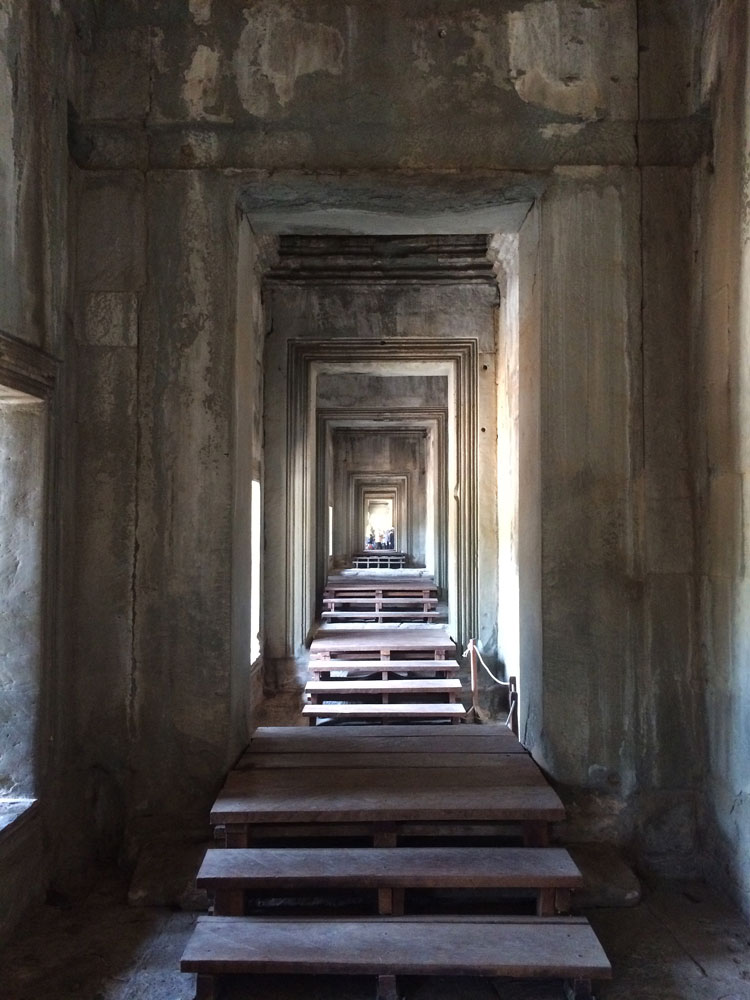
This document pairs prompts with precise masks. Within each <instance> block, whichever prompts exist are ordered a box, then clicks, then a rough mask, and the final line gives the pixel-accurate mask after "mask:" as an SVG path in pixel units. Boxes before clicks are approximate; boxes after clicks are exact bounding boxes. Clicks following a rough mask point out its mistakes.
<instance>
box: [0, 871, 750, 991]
mask: <svg viewBox="0 0 750 1000" xmlns="http://www.w3.org/2000/svg"><path fill="white" fill-rule="evenodd" d="M126 893H127V885H126V883H125V881H124V880H123V879H122V878H121V876H119V875H118V874H117V873H115V872H112V871H108V870H107V871H104V870H103V871H101V872H98V873H97V881H96V886H95V888H94V889H92V890H90V891H89V892H87V893H85V894H82V895H81V896H80V897H78V898H66V897H61V896H56V895H54V894H53V895H51V897H50V899H49V901H48V902H47V903H46V904H45V905H42V906H40V907H38V908H37V909H36V910H35V911H34V912H33V913H31V914H29V916H28V918H27V919H26V920H25V921H24V923H23V925H22V926H21V928H20V929H19V931H18V933H17V934H16V936H15V938H14V940H13V941H12V942H11V943H10V945H9V946H8V948H7V949H6V950H5V952H4V953H2V954H1V955H0V966H1V967H2V978H1V979H0V997H2V1000H74V998H75V1000H191V998H192V997H193V978H192V977H191V976H188V975H183V974H181V973H180V972H179V960H180V955H181V953H182V949H183V946H184V943H185V941H186V939H187V937H188V935H189V933H190V929H191V927H192V925H193V922H194V920H195V915H194V914H192V913H184V912H180V911H170V910H167V909H157V908H145V907H129V906H128V905H127V903H126ZM589 916H590V918H591V920H592V923H593V924H594V926H595V928H596V930H597V932H598V934H599V936H600V938H601V941H602V943H603V944H604V947H605V949H606V951H607V953H608V955H609V957H610V959H611V961H612V964H613V966H614V972H615V977H614V980H613V982H612V983H608V984H604V985H602V986H601V988H600V989H599V991H598V995H599V996H600V997H601V998H602V1000H624V998H626V997H627V998H628V1000H633V998H659V1000H750V927H749V926H748V925H747V924H746V923H744V922H743V921H742V920H741V918H740V917H739V916H738V915H737V914H736V913H735V912H733V911H732V910H730V909H728V908H727V907H726V906H725V905H724V904H723V902H722V901H721V899H720V898H718V897H717V896H716V894H714V893H713V892H712V891H711V890H710V889H709V888H707V887H706V886H704V885H700V884H695V883H690V884H685V885H682V884H660V885H658V886H656V887H652V888H650V889H647V890H646V892H645V894H644V900H643V902H642V903H641V904H640V905H639V906H637V907H634V908H630V909H627V908H625V909H622V908H620V909H607V910H596V911H593V912H592V913H590V914H589ZM241 985H242V990H241V991H239V992H237V993H236V995H238V996H243V997H247V998H250V997H252V1000H266V998H273V1000H287V998H290V1000H298V998H299V1000H302V998H304V1000H317V998H321V1000H323V998H329V997H330V998H334V997H335V998H336V1000H341V998H344V997H346V998H351V1000H360V998H361V1000H372V998H374V995H375V992H374V982H373V981H372V980H348V979H347V980H342V979H332V980H328V981H326V980H322V979H321V980H317V981H316V982H315V984H314V985H313V984H312V983H310V982H309V981H304V980H302V979H301V978H298V979H297V980H296V981H295V980H292V979H287V980H285V981H283V982H282V981H280V980H278V979H273V980H269V981H266V982H258V981H255V982H245V983H243V984H241ZM401 987H402V991H403V993H404V994H405V995H406V997H407V998H408V1000H444V998H445V1000H449V998H451V1000H455V998H461V1000H532V998H533V1000H553V998H554V1000H560V998H561V997H562V990H561V988H560V984H559V983H539V982H534V983H517V982H509V981H507V980H496V981H492V980H479V979H475V980H469V979H443V980H428V979H422V980H406V981H403V982H402V983H401ZM233 995H234V993H233Z"/></svg>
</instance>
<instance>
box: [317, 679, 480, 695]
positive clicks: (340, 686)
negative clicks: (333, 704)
mask: <svg viewBox="0 0 750 1000" xmlns="http://www.w3.org/2000/svg"><path fill="white" fill-rule="evenodd" d="M461 690H462V688H461V681H460V680H458V678H456V677H445V678H441V677H419V678H416V679H414V678H409V679H405V680H387V681H384V680H349V679H348V678H346V679H345V678H338V679H336V680H330V681H308V682H307V684H306V685H305V691H306V692H307V694H314V695H319V696H321V697H325V696H329V697H334V696H335V695H337V694H342V695H343V694H350V695H355V694H446V693H448V692H456V691H461Z"/></svg>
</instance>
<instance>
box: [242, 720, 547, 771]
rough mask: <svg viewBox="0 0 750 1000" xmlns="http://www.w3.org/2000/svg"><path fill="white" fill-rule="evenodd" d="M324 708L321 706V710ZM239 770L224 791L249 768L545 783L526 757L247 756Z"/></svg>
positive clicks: (534, 765)
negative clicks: (426, 772)
mask: <svg viewBox="0 0 750 1000" xmlns="http://www.w3.org/2000/svg"><path fill="white" fill-rule="evenodd" d="M324 707H325V706H324ZM242 763H243V766H242V767H237V768H235V769H233V770H232V771H230V772H229V774H228V775H227V778H226V781H225V787H227V788H229V787H231V788H238V787H241V786H242V783H243V780H244V779H243V778H242V774H243V773H244V772H245V771H247V770H248V769H249V768H253V767H262V768H265V769H269V768H270V769H272V768H274V767H277V768H295V767H302V768H305V767H306V768H324V769H328V770H336V771H343V770H346V771H356V770H359V769H361V768H369V769H372V768H375V769H379V770H383V771H384V770H390V771H409V770H411V769H412V768H430V769H432V770H434V769H436V768H437V769H439V770H442V771H444V772H445V771H449V770H451V769H456V770H461V771H464V772H466V771H471V772H472V776H471V777H470V778H467V781H468V782H469V783H470V784H474V783H478V782H480V781H481V780H482V779H481V777H476V776H475V775H478V774H479V772H482V771H488V772H489V773H488V774H487V775H486V779H487V781H488V782H490V783H491V784H492V785H493V786H497V785H536V786H540V787H541V786H543V785H546V784H547V780H546V778H545V777H544V775H543V774H542V772H541V771H540V770H539V768H538V767H537V765H536V764H535V763H534V761H533V760H532V759H531V757H529V756H528V754H517V753H507V754H483V753H466V754H451V753H445V754H434V753H408V754H400V753H389V752H388V751H384V752H375V753H367V752H366V751H358V752H352V753H348V754H346V756H345V757H343V756H342V754H340V753H335V752H334V753H315V752H309V753H297V754H294V753H280V754H270V753H257V754H256V753H252V752H251V753H248V754H245V755H244V756H243V757H242Z"/></svg>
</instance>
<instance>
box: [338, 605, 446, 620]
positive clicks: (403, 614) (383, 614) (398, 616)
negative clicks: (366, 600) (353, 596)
mask: <svg viewBox="0 0 750 1000" xmlns="http://www.w3.org/2000/svg"><path fill="white" fill-rule="evenodd" d="M440 615H441V612H440V611H423V610H421V609H415V610H413V611H412V610H409V609H407V608H403V609H402V610H401V611H383V610H375V609H373V610H372V611H346V610H339V611H323V612H322V613H321V615H320V617H321V620H322V621H333V619H334V618H350V619H351V620H352V621H367V619H369V618H379V619H381V620H383V619H387V620H388V621H407V620H411V619H414V620H420V619H425V621H427V620H430V619H433V618H439V617H440Z"/></svg>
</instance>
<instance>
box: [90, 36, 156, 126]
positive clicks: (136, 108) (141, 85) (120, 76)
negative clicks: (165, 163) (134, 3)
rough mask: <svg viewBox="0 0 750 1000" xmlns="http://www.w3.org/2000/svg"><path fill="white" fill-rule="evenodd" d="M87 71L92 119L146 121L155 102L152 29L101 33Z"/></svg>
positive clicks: (91, 54) (97, 37) (93, 49)
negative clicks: (152, 85) (152, 76)
mask: <svg viewBox="0 0 750 1000" xmlns="http://www.w3.org/2000/svg"><path fill="white" fill-rule="evenodd" d="M86 71H87V81H86V94H87V96H88V102H87V115H86V117H87V118H88V119H90V120H94V121H95V120H97V119H118V120H119V119H128V118H137V119H143V118H144V117H145V116H146V115H147V114H148V110H149V104H150V100H151V95H150V89H151V32H150V29H149V28H148V27H146V26H141V27H134V28H120V29H113V30H108V31H107V30H102V31H99V32H98V33H97V35H96V44H95V45H94V46H93V48H92V51H91V52H90V53H89V57H88V60H87V63H86Z"/></svg>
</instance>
